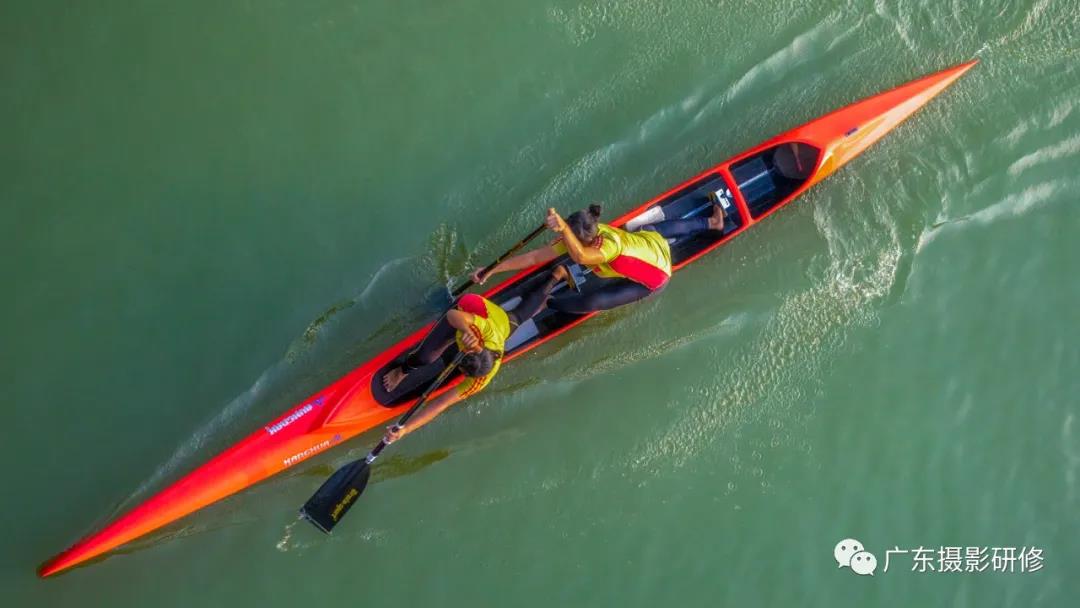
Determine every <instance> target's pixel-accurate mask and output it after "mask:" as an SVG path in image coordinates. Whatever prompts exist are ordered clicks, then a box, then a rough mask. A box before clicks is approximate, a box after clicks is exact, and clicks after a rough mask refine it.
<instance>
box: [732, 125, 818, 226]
mask: <svg viewBox="0 0 1080 608" xmlns="http://www.w3.org/2000/svg"><path fill="white" fill-rule="evenodd" d="M820 160H821V149H820V148H817V147H815V146H811V145H810V144H807V143H803V142H797V141H795V142H786V143H782V144H778V145H776V146H773V147H771V148H766V149H765V150H762V151H761V152H758V153H756V154H753V155H751V156H748V157H746V158H744V159H742V160H740V161H738V162H735V163H732V165H731V175H732V177H734V178H735V183H736V186H737V187H738V189H739V192H740V193H741V194H742V196H743V200H745V201H746V206H747V208H749V209H750V215H751V216H752V217H753V218H754V219H755V220H756V219H758V218H760V217H761V216H763V215H765V214H766V213H768V212H769V210H771V209H773V208H774V207H776V206H777V205H779V204H780V203H783V202H784V201H786V200H787V199H789V198H791V196H792V195H794V194H795V192H796V191H798V190H799V189H800V188H802V187H803V186H804V185H806V183H807V182H808V181H809V180H810V177H811V176H813V175H814V171H815V170H816V169H817V166H818V163H819V162H820Z"/></svg>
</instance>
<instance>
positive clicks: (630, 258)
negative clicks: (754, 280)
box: [472, 204, 725, 320]
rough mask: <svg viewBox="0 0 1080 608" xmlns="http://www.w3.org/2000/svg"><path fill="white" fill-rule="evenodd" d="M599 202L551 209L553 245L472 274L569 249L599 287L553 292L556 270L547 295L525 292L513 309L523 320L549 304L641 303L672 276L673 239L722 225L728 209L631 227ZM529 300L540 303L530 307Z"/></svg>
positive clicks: (477, 277) (517, 266)
mask: <svg viewBox="0 0 1080 608" xmlns="http://www.w3.org/2000/svg"><path fill="white" fill-rule="evenodd" d="M600 213H601V208H600V205H589V208H588V209H583V210H581V211H576V212H574V213H572V214H571V215H570V216H569V217H568V218H566V220H563V218H562V217H560V216H559V214H558V212H556V211H555V210H554V209H549V210H548V213H547V217H546V218H545V219H544V223H545V224H546V225H547V227H548V228H549V229H550V230H551V231H552V232H554V233H555V234H556V235H557V238H556V239H555V240H554V241H553V242H552V243H551V244H549V245H547V246H545V247H541V248H539V249H536V250H534V251H530V252H528V253H523V254H520V255H516V256H514V257H512V258H509V259H507V260H505V261H503V262H502V263H500V264H499V265H497V266H496V267H495V268H493V269H492V270H491V272H489V273H487V274H486V275H481V273H482V272H483V271H482V269H478V270H476V271H475V272H474V273H473V277H472V278H473V280H474V281H476V282H477V283H483V282H484V281H485V280H487V278H488V277H490V276H491V275H493V274H496V273H499V272H506V271H512V270H521V269H524V268H531V267H532V266H535V265H538V264H545V263H547V262H550V261H551V260H554V259H555V258H557V257H559V256H561V255H563V254H566V255H567V256H568V257H569V258H570V259H571V260H572V261H573V262H575V263H577V264H580V265H581V266H585V267H587V268H589V269H590V270H592V272H593V273H594V274H595V275H596V276H597V277H600V278H601V280H602V282H601V284H600V286H599V287H595V288H591V289H589V290H587V291H586V292H585V293H574V292H564V293H560V294H558V295H555V296H550V297H548V295H549V294H550V293H551V291H552V289H553V288H554V286H555V285H556V284H557V283H558V281H559V280H560V279H561V278H562V277H565V275H566V271H565V269H563V268H562V266H558V267H556V268H555V270H554V275H553V276H552V277H551V279H550V280H549V281H548V282H547V284H546V286H545V289H546V293H544V294H543V295H544V297H542V298H538V299H537V298H529V297H526V298H525V299H524V301H523V302H522V303H521V304H519V305H518V306H517V307H516V308H515V309H514V311H515V312H517V313H518V316H520V317H521V318H522V320H524V319H525V318H528V317H531V316H532V315H534V314H536V313H537V312H539V311H540V310H542V309H543V308H544V307H545V306H547V307H549V308H551V309H553V310H557V311H560V312H567V313H572V314H585V313H590V312H597V311H601V310H610V309H612V308H616V307H619V306H623V305H624V304H630V303H631V302H636V301H638V300H640V299H642V298H645V297H647V296H649V295H652V294H654V293H657V292H659V291H661V290H663V289H664V287H665V286H666V285H667V282H668V279H669V278H670V277H671V247H670V245H669V244H668V239H679V238H682V237H685V236H689V235H692V234H695V233H697V232H701V231H704V230H722V229H723V226H724V218H725V214H724V209H723V207H721V206H720V205H718V204H716V205H714V207H713V211H712V215H711V216H709V217H695V218H688V219H673V220H667V221H663V222H657V223H655V224H650V225H647V226H642V227H641V228H640V229H639V230H637V231H634V232H630V231H627V230H623V229H622V228H616V227H614V226H610V225H608V224H604V223H602V222H601V221H600ZM526 304H531V305H534V306H535V310H530V309H529V307H528V306H526Z"/></svg>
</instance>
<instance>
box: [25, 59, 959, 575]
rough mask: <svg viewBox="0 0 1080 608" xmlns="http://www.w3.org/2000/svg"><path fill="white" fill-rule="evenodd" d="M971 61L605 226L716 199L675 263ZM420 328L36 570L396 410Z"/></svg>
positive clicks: (64, 563) (276, 468)
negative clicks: (402, 373) (707, 223)
mask: <svg viewBox="0 0 1080 608" xmlns="http://www.w3.org/2000/svg"><path fill="white" fill-rule="evenodd" d="M975 63H976V62H975V61H970V62H968V63H964V64H961V65H958V66H956V67H953V68H950V69H947V70H944V71H942V72H938V73H936V74H932V75H930V76H926V77H924V78H920V79H919V80H915V81H913V82H909V83H907V84H905V85H902V86H900V87H898V88H895V89H893V90H891V91H888V92H885V93H881V94H878V95H875V96H873V97H870V98H867V99H864V100H862V101H859V102H856V103H853V104H851V105H849V106H847V107H845V108H842V109H840V110H836V111H834V112H832V113H831V114H827V115H825V116H823V117H821V118H818V119H817V120H813V121H811V122H808V123H806V124H805V125H802V126H801V127H797V128H795V129H792V130H790V131H788V132H786V133H783V134H782V135H778V136H776V137H774V138H772V139H770V140H768V141H766V142H764V143H762V144H760V145H758V146H756V147H754V148H751V149H750V150H747V151H746V152H743V153H742V154H739V155H738V156H735V157H734V158H732V159H730V160H727V161H725V162H723V163H721V164H719V165H716V166H715V167H713V168H711V169H709V170H708V171H706V172H704V173H702V174H700V175H698V176H696V177H694V178H693V179H691V180H689V181H687V182H685V183H683V184H680V185H678V186H676V187H675V188H672V189H671V190H668V191H667V192H665V193H663V194H661V195H660V196H657V197H656V198H654V199H653V200H651V201H649V202H647V203H645V204H643V205H641V206H639V207H637V208H636V209H634V210H633V211H630V212H628V213H626V214H625V215H623V216H622V217H619V218H618V219H616V220H615V221H613V222H611V224H612V225H614V226H623V227H624V228H625V229H628V230H633V229H636V228H638V227H640V226H642V225H645V224H649V223H653V222H657V221H660V220H663V219H672V218H686V217H697V216H702V215H708V214H710V213H711V211H712V209H711V205H712V202H711V201H712V200H719V202H720V203H721V204H723V205H724V206H725V207H726V208H727V216H728V220H727V224H726V226H725V227H724V230H722V231H706V232H701V233H698V234H695V235H692V236H689V237H684V238H682V239H678V240H675V241H674V242H671V253H672V262H673V267H674V270H676V271H677V270H679V269H681V268H682V267H684V266H686V265H687V264H689V263H690V262H693V261H694V260H696V259H697V258H699V257H701V256H703V255H705V254H706V253H709V252H710V251H712V250H714V249H716V248H717V247H719V246H721V245H723V244H724V243H727V242H728V241H730V240H731V239H732V238H734V237H735V236H736V235H738V234H740V233H742V232H743V231H745V230H747V229H748V228H750V227H751V226H753V225H754V224H756V223H758V222H759V221H761V220H762V219H764V218H766V217H768V216H769V215H770V214H772V213H773V212H775V211H776V210H777V209H779V208H780V207H783V206H784V205H786V204H787V203H789V202H791V201H792V200H793V199H795V198H796V197H797V196H799V195H800V194H802V193H803V192H804V191H805V190H806V189H807V188H809V187H810V186H812V185H814V184H816V183H817V182H819V181H821V180H822V179H824V178H825V177H827V176H828V175H829V174H831V173H832V172H833V171H836V170H837V169H838V168H840V167H841V166H843V165H844V164H845V163H847V162H848V161H850V160H851V159H852V158H854V157H856V156H858V155H859V153H861V152H862V151H863V150H865V149H866V148H867V147H869V146H870V145H871V144H873V143H874V142H876V141H877V140H878V139H880V138H881V137H882V136H883V135H885V134H886V133H888V132H889V131H890V130H892V129H893V128H894V127H896V126H897V125H898V124H899V123H900V122H902V121H903V120H904V119H906V118H907V117H908V116H910V115H911V114H912V113H913V112H915V111H916V110H918V109H919V108H920V107H922V106H923V105H924V104H926V103H927V102H928V101H930V100H931V99H932V98H933V97H934V96H936V95H937V94H938V93H941V92H942V91H943V90H945V89H946V88H947V87H948V86H949V85H951V84H952V83H953V82H954V81H955V80H956V79H957V78H959V77H960V76H961V75H962V74H964V72H966V71H967V70H969V69H970V68H971V67H972V66H973V65H975ZM564 261H565V260H563V259H559V260H555V261H554V262H552V263H550V264H545V265H543V266H540V267H535V268H530V269H527V270H524V271H521V272H519V273H518V274H516V275H515V276H513V277H510V278H509V279H507V280H506V281H503V282H502V283H501V284H499V285H497V286H496V287H493V288H492V289H490V290H488V291H487V293H485V294H484V295H485V296H486V297H487V298H489V299H491V300H492V301H494V302H496V303H497V304H499V305H500V306H503V307H505V308H508V309H509V308H512V307H513V306H514V305H515V303H516V298H517V297H518V296H519V295H520V294H522V293H524V292H526V291H528V290H529V289H530V288H532V287H533V286H534V285H535V284H536V283H537V282H538V281H541V280H544V278H545V276H544V275H545V274H546V271H547V270H549V269H550V268H551V266H552V264H555V263H559V262H564ZM599 282H600V281H598V280H590V279H588V278H586V279H585V281H584V282H583V283H582V284H581V289H582V291H588V290H589V289H591V288H595V287H596V284H597V283H599ZM593 314H595V313H593ZM591 316H592V315H591V314H589V315H570V314H565V313H559V312H555V311H551V310H545V311H543V312H541V313H540V314H539V315H538V316H537V317H535V318H534V319H533V320H532V321H531V322H527V323H525V324H523V325H522V326H521V327H519V328H518V329H517V330H516V331H515V333H514V335H513V336H511V338H510V340H509V341H508V342H507V344H506V354H505V359H504V361H511V360H513V359H516V358H517V357H519V356H520V355H522V354H523V353H525V352H526V351H528V350H530V349H532V348H535V347H537V346H539V345H541V344H543V343H544V342H546V341H548V340H550V339H552V338H554V337H555V336H557V335H559V334H561V333H562V332H564V331H567V330H569V329H570V328H572V327H574V326H575V325H577V324H579V323H582V322H584V321H585V320H586V319H588V318H589V317H591ZM430 328H431V325H430V324H429V325H428V326H426V327H422V328H420V329H418V330H417V331H416V332H415V333H413V334H412V335H410V336H408V337H407V338H405V339H403V340H401V341H400V342H398V343H397V344H395V345H394V346H392V347H390V348H388V349H387V350H386V351H385V352H383V353H382V354H381V355H379V356H377V357H375V358H374V359H372V360H370V361H368V362H367V363H364V364H363V365H361V366H359V367H357V368H356V369H354V370H352V371H351V372H349V373H348V374H347V375H345V376H344V377H343V378H341V379H340V380H338V381H337V382H334V383H333V384H331V385H330V386H328V387H326V388H324V389H323V390H321V391H319V392H317V393H315V394H314V395H312V396H310V397H309V398H307V399H305V400H304V401H303V402H301V403H300V404H299V405H297V406H296V407H294V408H293V409H291V410H289V411H287V412H285V413H284V414H282V415H281V416H280V417H278V418H277V419H275V420H272V421H270V422H269V423H267V424H266V426H264V427H262V428H260V429H258V430H257V431H255V433H253V434H252V435H250V436H248V437H247V438H246V439H244V440H242V441H240V442H239V443H237V444H235V445H234V446H232V447H231V448H229V449H228V450H226V451H224V452H222V453H221V454H218V455H217V456H215V457H214V458H213V459H211V460H210V461H209V462H207V463H206V464H204V465H202V466H200V467H198V468H197V469H195V470H194V471H192V472H190V473H188V474H187V475H186V476H184V477H183V478H181V479H179V480H178V481H176V482H175V483H173V484H172V485H170V486H168V487H166V488H165V489H163V490H161V491H160V492H158V493H157V494H155V495H154V496H152V497H150V498H149V499H147V500H146V501H145V502H143V503H142V504H140V505H138V506H137V507H135V508H133V509H132V510H130V511H128V512H127V513H125V514H124V515H123V516H121V517H120V518H118V519H116V520H115V521H113V522H112V523H110V524H109V525H107V526H106V527H105V528H104V529H102V530H100V531H99V532H96V533H94V534H91V535H89V536H87V537H86V538H83V539H82V540H80V541H79V542H78V543H76V544H75V545H74V546H72V547H71V548H70V549H68V550H66V551H64V552H63V553H61V554H60V555H57V556H56V557H54V558H53V559H51V560H49V561H48V562H46V563H45V564H44V565H42V566H41V568H40V569H39V570H38V574H39V576H43V577H45V576H50V575H53V574H56V573H57V572H60V571H62V570H65V569H67V568H71V567H72V566H75V565H77V564H80V563H82V562H85V561H87V560H89V559H92V558H94V557H97V556H99V555H101V554H103V553H105V552H107V551H110V550H112V549H114V548H116V547H119V546H120V545H123V544H124V543H127V542H130V541H132V540H134V539H136V538H138V537H140V536H142V535H144V534H147V533H148V532H151V531H153V530H156V529H158V528H161V527H162V526H165V525H168V524H170V523H172V522H174V521H176V520H178V519H180V518H182V517H184V516H185V515H188V514H190V513H192V512H194V511H197V510H199V509H201V508H203V507H205V506H207V505H209V504H211V503H214V502H216V501H218V500H221V499H222V498H225V497H226V496H229V495H230V494H234V493H236V492H239V491H240V490H243V489H245V488H247V487H250V486H252V485H254V484H256V483H258V482H260V481H262V480H264V479H266V478H268V477H270V476H272V475H275V474H277V473H280V472H281V471H283V470H285V469H287V468H289V467H292V466H294V465H296V464H299V463H300V462H303V461H304V460H307V459H308V458H311V457H312V456H314V455H316V454H319V453H322V452H325V451H326V450H328V449H330V448H332V447H334V446H336V445H338V444H340V443H343V442H345V441H348V440H349V439H350V438H352V437H355V436H356V435H359V434H360V433H363V432H364V431H367V430H370V429H373V428H375V427H377V426H380V425H382V424H383V423H385V422H387V421H388V420H390V419H392V418H395V417H397V416H398V415H400V414H401V413H402V412H404V411H405V410H406V409H407V408H408V407H409V406H410V405H411V404H412V403H414V402H415V401H416V399H417V397H418V396H419V394H420V393H421V392H422V391H423V389H424V388H425V387H426V384H427V383H428V382H429V381H430V380H431V379H432V378H434V377H435V376H437V375H438V373H439V372H440V371H441V370H442V367H443V365H444V364H443V362H442V361H436V362H435V363H432V364H431V365H429V366H427V367H426V368H422V369H421V370H418V371H417V372H414V373H412V374H410V375H409V377H408V379H407V380H406V381H405V382H404V383H403V385H402V386H399V387H398V388H397V390H396V391H395V392H394V393H393V394H387V393H386V392H385V391H384V390H383V389H382V386H381V383H380V382H379V379H380V378H381V375H382V372H383V371H384V368H386V367H387V366H388V364H390V363H391V362H393V360H394V359H395V358H397V357H398V356H400V355H402V354H403V353H405V352H406V351H407V350H409V349H410V348H412V347H413V346H414V345H415V344H416V343H417V342H418V341H419V340H420V339H421V338H423V336H424V335H425V334H426V333H427V331H428V330H429V329H430ZM448 350H453V349H448ZM460 381H461V377H460V375H457V376H451V377H450V379H449V380H448V381H447V382H446V384H445V386H444V387H443V388H442V389H441V390H447V389H449V388H450V387H452V386H454V385H456V384H457V383H458V382H460Z"/></svg>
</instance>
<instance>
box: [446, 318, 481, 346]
mask: <svg viewBox="0 0 1080 608" xmlns="http://www.w3.org/2000/svg"><path fill="white" fill-rule="evenodd" d="M474 318H475V317H474V315H473V314H472V313H471V312H465V311H464V310H458V309H456V308H451V309H450V310H448V311H446V322H447V323H449V324H450V327H453V328H454V329H456V330H458V331H460V332H461V343H462V344H463V345H464V346H465V352H467V353H473V352H477V351H479V350H480V348H481V347H482V346H483V344H481V342H480V336H478V335H477V334H476V333H475V332H474V331H473V329H472V324H473V319H474Z"/></svg>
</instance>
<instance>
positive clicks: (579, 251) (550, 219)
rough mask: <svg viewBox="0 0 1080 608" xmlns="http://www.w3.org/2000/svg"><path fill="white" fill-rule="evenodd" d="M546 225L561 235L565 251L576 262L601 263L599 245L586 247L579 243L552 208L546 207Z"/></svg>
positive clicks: (584, 264) (601, 256)
mask: <svg viewBox="0 0 1080 608" xmlns="http://www.w3.org/2000/svg"><path fill="white" fill-rule="evenodd" d="M546 222H547V225H548V227H549V228H551V229H552V230H553V231H555V232H557V233H558V234H560V235H562V239H563V244H565V245H566V253H567V255H569V256H570V259H571V260H574V261H575V262H577V263H578V264H581V265H583V266H597V265H599V264H603V263H604V262H605V260H604V254H603V253H601V252H600V248H599V247H586V246H585V245H582V244H581V241H579V240H578V238H577V236H576V235H575V234H574V231H573V230H570V227H569V226H567V225H566V222H564V221H563V219H562V217H560V216H559V214H558V212H557V211H555V210H554V209H548V216H547V220H546Z"/></svg>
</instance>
